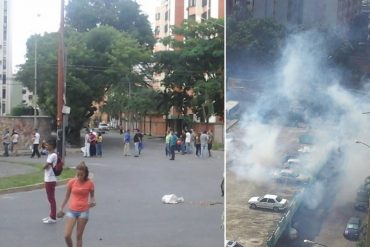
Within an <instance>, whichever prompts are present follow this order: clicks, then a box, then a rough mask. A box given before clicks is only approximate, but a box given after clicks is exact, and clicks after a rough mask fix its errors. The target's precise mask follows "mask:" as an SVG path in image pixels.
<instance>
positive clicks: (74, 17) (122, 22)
mask: <svg viewBox="0 0 370 247" xmlns="http://www.w3.org/2000/svg"><path fill="white" fill-rule="evenodd" d="M66 12H67V14H66V24H67V25H68V26H70V27H72V28H74V29H75V30H76V31H78V32H87V31H90V30H92V29H93V28H96V27H98V26H101V25H109V26H112V27H114V28H115V29H117V30H118V31H121V32H126V33H128V34H130V35H131V36H132V37H134V38H135V39H137V40H138V41H139V43H140V44H142V45H145V46H147V47H149V48H152V47H153V45H154V43H155V40H154V38H153V33H152V30H151V27H150V23H149V21H148V16H147V15H145V14H143V13H142V12H141V11H140V9H139V5H138V4H137V3H136V2H135V1H133V0H70V1H69V3H68V5H67V7H66Z"/></svg>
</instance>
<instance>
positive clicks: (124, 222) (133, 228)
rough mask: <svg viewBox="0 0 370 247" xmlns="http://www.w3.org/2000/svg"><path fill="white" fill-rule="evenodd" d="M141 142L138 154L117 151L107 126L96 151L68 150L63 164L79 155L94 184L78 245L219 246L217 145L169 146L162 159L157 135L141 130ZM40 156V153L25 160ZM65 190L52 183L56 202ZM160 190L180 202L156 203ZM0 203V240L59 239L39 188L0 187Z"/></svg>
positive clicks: (220, 161) (59, 226) (117, 140)
mask: <svg viewBox="0 0 370 247" xmlns="http://www.w3.org/2000/svg"><path fill="white" fill-rule="evenodd" d="M143 142H144V145H145V147H144V149H143V150H142V153H141V155H140V157H134V156H124V155H123V139H122V136H121V135H120V134H119V132H118V131H113V130H112V131H109V132H108V133H106V134H104V143H103V156H102V158H98V157H91V158H84V157H83V153H82V152H81V151H80V150H79V148H78V149H77V148H75V149H68V151H69V152H68V153H67V156H66V161H65V165H66V166H68V167H73V166H76V165H77V164H78V163H80V162H81V161H85V163H86V165H87V166H88V167H89V169H90V173H91V177H92V179H93V181H94V183H95V198H96V207H94V208H92V209H90V219H89V222H88V224H87V226H86V229H85V234H84V239H83V240H84V245H86V246H92V247H93V246H137V247H140V246H143V247H144V246H158V247H159V246H179V247H180V246H184V247H185V246H197V245H202V246H222V243H223V238H224V230H223V228H222V223H223V219H222V213H223V208H224V204H223V197H222V196H221V189H220V183H221V180H222V176H223V166H224V152H223V151H213V153H212V154H213V155H212V157H209V158H207V159H201V158H198V157H196V156H195V154H184V155H181V153H177V152H176V157H175V160H169V157H166V155H165V143H164V139H163V138H154V137H150V136H145V137H144V140H143ZM131 151H133V145H132V143H131ZM29 155H30V154H29ZM29 155H27V156H17V157H8V158H5V157H1V158H0V174H4V173H5V172H6V171H5V170H4V171H3V169H9V170H11V168H3V164H4V165H5V167H7V166H6V163H7V162H14V161H16V160H19V161H21V162H24V161H27V160H30V158H29ZM45 160H46V158H45V156H43V157H42V158H40V159H36V160H34V159H33V160H32V162H40V163H44V162H45ZM17 170H19V171H18V172H28V171H27V170H24V169H21V168H18V169H17ZM14 173H15V171H13V172H12V174H14ZM40 173H42V171H40ZM65 192H66V186H58V187H57V188H56V202H57V206H58V208H59V207H60V205H61V203H62V199H63V198H64V194H65ZM168 194H175V195H176V196H178V197H183V198H184V202H182V203H178V204H165V203H163V202H162V201H161V199H162V197H163V196H164V195H168ZM0 210H1V212H2V214H1V216H0V218H1V222H2V224H1V226H0V239H1V240H2V244H1V246H4V247H7V246H9V247H10V246H31V247H32V246H35V247H36V246H44V245H45V243H48V246H63V245H64V223H65V219H57V222H56V223H55V224H43V222H42V221H41V219H42V218H44V217H45V216H47V214H48V212H49V204H48V201H47V198H46V193H45V189H39V190H33V191H29V192H17V193H11V194H2V195H0ZM74 234H75V233H73V239H74V238H75V235H74ZM20 236H22V237H20Z"/></svg>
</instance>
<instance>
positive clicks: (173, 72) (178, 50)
mask: <svg viewBox="0 0 370 247" xmlns="http://www.w3.org/2000/svg"><path fill="white" fill-rule="evenodd" d="M223 24H224V22H223V20H222V19H209V20H206V21H204V22H202V23H197V22H194V21H185V22H184V24H183V25H182V26H181V27H173V29H172V31H173V32H172V33H173V34H174V36H173V37H169V38H166V39H164V40H163V43H164V44H166V45H170V47H171V48H172V49H171V50H168V51H162V52H158V53H156V54H155V59H156V62H157V64H156V67H155V70H156V72H157V73H164V75H165V77H164V80H163V86H164V87H165V91H164V93H166V94H167V95H168V96H167V98H169V99H170V102H171V104H172V105H173V106H174V107H176V108H177V109H178V111H179V112H181V113H182V114H183V115H186V114H187V110H188V109H189V108H190V109H192V111H193V112H194V113H195V114H196V115H197V116H198V117H200V118H201V119H202V120H205V121H208V118H209V117H210V115H212V114H213V113H214V114H216V115H218V116H223V110H224V106H223V105H224V95H223V92H224V91H223V89H224V87H223V85H224V78H223V74H224V26H223ZM178 37H183V39H181V40H180V39H178Z"/></svg>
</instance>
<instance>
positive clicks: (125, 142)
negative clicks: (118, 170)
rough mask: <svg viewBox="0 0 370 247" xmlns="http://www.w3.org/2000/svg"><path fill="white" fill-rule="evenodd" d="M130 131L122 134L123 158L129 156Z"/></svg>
mask: <svg viewBox="0 0 370 247" xmlns="http://www.w3.org/2000/svg"><path fill="white" fill-rule="evenodd" d="M130 141H131V136H130V130H126V131H125V133H123V155H124V156H130V155H131V154H130Z"/></svg>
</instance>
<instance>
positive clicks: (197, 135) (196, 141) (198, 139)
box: [194, 132, 201, 157]
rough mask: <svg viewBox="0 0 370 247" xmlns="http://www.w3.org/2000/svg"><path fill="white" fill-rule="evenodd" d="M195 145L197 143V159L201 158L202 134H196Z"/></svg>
mask: <svg viewBox="0 0 370 247" xmlns="http://www.w3.org/2000/svg"><path fill="white" fill-rule="evenodd" d="M194 140H195V141H194V143H195V155H196V156H197V157H200V154H201V152H200V132H198V133H196V134H195V137H194Z"/></svg>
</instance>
